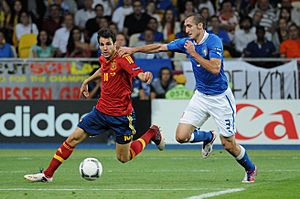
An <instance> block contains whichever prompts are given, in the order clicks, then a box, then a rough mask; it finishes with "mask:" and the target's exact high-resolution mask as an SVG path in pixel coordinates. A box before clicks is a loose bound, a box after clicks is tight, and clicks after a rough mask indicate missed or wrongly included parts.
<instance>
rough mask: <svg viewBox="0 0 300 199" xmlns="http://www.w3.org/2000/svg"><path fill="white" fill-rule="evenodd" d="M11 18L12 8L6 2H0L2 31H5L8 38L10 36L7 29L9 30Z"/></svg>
mask: <svg viewBox="0 0 300 199" xmlns="http://www.w3.org/2000/svg"><path fill="white" fill-rule="evenodd" d="M10 17H11V16H10V8H9V5H8V3H7V2H6V0H0V29H3V32H4V34H5V37H6V38H7V37H8V36H9V35H8V34H9V33H8V32H7V30H6V29H7V28H9V20H10Z"/></svg>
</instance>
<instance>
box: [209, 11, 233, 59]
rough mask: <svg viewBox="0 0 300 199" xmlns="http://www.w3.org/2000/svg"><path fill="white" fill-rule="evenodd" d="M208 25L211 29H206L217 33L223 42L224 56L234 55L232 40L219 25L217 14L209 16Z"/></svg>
mask: <svg viewBox="0 0 300 199" xmlns="http://www.w3.org/2000/svg"><path fill="white" fill-rule="evenodd" d="M209 24H210V26H211V29H210V30H207V32H208V33H213V34H215V35H218V37H220V39H221V40H222V42H223V46H224V57H232V56H234V57H235V56H236V52H235V48H234V47H233V46H232V42H231V40H230V38H229V35H228V33H227V32H226V31H225V30H223V29H222V28H221V26H220V20H219V18H218V17H217V16H215V15H213V16H211V17H210V23H209Z"/></svg>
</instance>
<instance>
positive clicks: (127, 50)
mask: <svg viewBox="0 0 300 199" xmlns="http://www.w3.org/2000/svg"><path fill="white" fill-rule="evenodd" d="M132 53H133V52H132V49H131V48H130V47H121V48H119V50H118V54H119V55H120V56H121V57H126V56H129V55H131V54H132Z"/></svg>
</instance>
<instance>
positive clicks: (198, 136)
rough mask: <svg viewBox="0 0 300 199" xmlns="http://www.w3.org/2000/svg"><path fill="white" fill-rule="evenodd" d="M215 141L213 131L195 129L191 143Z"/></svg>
mask: <svg viewBox="0 0 300 199" xmlns="http://www.w3.org/2000/svg"><path fill="white" fill-rule="evenodd" d="M212 139H213V135H212V133H211V131H200V129H195V131H194V132H193V133H192V135H191V138H190V142H191V143H195V142H210V141H211V140H212Z"/></svg>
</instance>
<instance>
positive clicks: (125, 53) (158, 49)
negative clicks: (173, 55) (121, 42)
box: [118, 44, 168, 57]
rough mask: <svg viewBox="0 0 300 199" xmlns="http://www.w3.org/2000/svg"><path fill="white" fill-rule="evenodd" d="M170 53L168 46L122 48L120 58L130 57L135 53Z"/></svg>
mask: <svg viewBox="0 0 300 199" xmlns="http://www.w3.org/2000/svg"><path fill="white" fill-rule="evenodd" d="M166 51H168V48H167V44H149V45H144V46H135V47H122V48H120V49H119V50H118V53H119V55H120V56H122V57H124V56H128V55H131V54H133V53H137V52H140V53H158V52H166Z"/></svg>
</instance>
